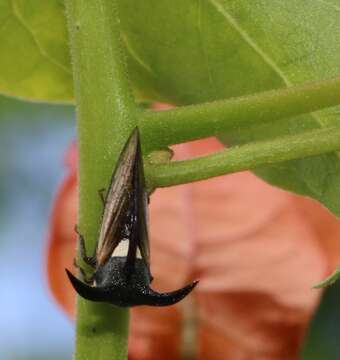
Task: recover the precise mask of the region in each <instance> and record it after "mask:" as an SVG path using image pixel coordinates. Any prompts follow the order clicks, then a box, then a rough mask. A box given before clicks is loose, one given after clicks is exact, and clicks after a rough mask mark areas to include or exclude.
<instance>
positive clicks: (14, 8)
mask: <svg viewBox="0 0 340 360" xmlns="http://www.w3.org/2000/svg"><path fill="white" fill-rule="evenodd" d="M11 4H12V15H13V17H14V18H15V19H16V20H17V21H18V23H19V24H20V25H21V26H22V27H23V28H24V29H25V30H26V31H27V32H28V33H29V34H30V36H31V38H32V40H33V42H34V44H35V46H36V48H37V49H38V51H39V53H40V55H41V56H42V57H43V58H45V59H46V60H48V61H49V62H50V63H51V64H53V65H55V66H57V67H59V68H60V69H62V70H63V71H65V72H66V73H67V74H71V70H70V69H68V68H67V67H66V66H64V65H63V64H61V63H60V62H58V61H56V60H55V59H53V58H52V57H51V56H50V55H49V54H48V53H47V52H46V51H45V49H44V48H43V47H42V46H41V45H40V43H39V41H38V39H37V38H36V35H35V34H34V32H33V31H32V29H31V28H30V27H29V25H28V24H26V22H25V20H24V18H23V17H22V15H21V14H20V11H19V9H18V7H17V5H16V1H15V0H12V1H11Z"/></svg>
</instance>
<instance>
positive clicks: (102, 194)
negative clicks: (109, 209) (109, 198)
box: [98, 188, 106, 206]
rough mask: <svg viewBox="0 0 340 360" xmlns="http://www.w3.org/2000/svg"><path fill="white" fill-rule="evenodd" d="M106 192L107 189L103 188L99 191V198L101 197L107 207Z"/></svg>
mask: <svg viewBox="0 0 340 360" xmlns="http://www.w3.org/2000/svg"><path fill="white" fill-rule="evenodd" d="M105 191H106V189H105V188H102V189H99V190H98V194H99V197H100V199H101V201H102V203H103V206H105V203H106V201H105V194H104V193H105Z"/></svg>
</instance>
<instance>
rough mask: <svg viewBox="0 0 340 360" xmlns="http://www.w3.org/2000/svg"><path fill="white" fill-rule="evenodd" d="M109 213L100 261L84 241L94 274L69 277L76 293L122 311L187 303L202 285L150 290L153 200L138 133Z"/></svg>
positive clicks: (118, 174) (113, 188)
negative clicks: (149, 221) (149, 210)
mask: <svg viewBox="0 0 340 360" xmlns="http://www.w3.org/2000/svg"><path fill="white" fill-rule="evenodd" d="M104 205H105V206H104V212H103V218H102V224H101V227H100V233H99V238H98V241H97V245H96V251H95V255H94V256H92V257H89V256H87V255H86V250H85V243H84V239H83V237H82V236H81V235H80V252H81V256H82V258H83V260H84V261H85V262H86V263H87V264H89V265H91V266H92V267H93V268H94V273H93V275H92V276H91V277H89V278H88V277H87V276H86V275H85V272H84V271H83V270H82V269H81V268H80V271H81V273H82V274H83V278H84V281H85V282H82V281H80V280H79V279H78V278H76V277H75V276H73V275H72V274H71V273H70V272H69V271H68V270H67V269H66V272H67V275H68V277H69V279H70V281H71V283H72V285H73V287H74V289H75V290H76V291H77V293H78V294H79V295H80V296H82V297H83V298H85V299H88V300H92V301H101V302H107V303H110V304H113V305H117V306H136V305H151V306H166V305H172V304H175V303H176V302H178V301H180V300H181V299H183V298H184V297H185V296H186V295H188V294H189V293H190V292H191V290H192V289H193V288H194V287H195V286H196V284H197V281H195V282H193V283H191V284H189V285H187V286H185V287H183V288H181V289H179V290H176V291H173V292H169V293H158V292H156V291H154V290H152V289H151V288H150V283H151V281H152V276H151V273H150V263H149V240H148V229H147V208H148V195H147V193H146V190H145V182H144V173H143V162H142V154H141V147H140V140H139V133H138V130H137V129H135V130H134V131H133V133H132V135H131V136H130V138H129V140H128V141H127V143H126V145H125V147H124V149H123V151H122V153H121V155H120V158H119V161H118V165H117V167H116V170H115V171H114V173H113V176H112V179H111V185H110V188H109V191H108V193H107V195H106V198H105V200H104Z"/></svg>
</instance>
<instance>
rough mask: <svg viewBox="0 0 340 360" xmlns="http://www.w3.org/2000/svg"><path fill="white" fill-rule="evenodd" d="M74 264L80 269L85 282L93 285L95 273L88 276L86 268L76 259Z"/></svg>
mask: <svg viewBox="0 0 340 360" xmlns="http://www.w3.org/2000/svg"><path fill="white" fill-rule="evenodd" d="M73 265H74V267H75V268H77V269H78V270H79V271H80V273H81V276H82V278H83V280H84V282H85V283H86V284H89V285H91V284H92V283H93V275H91V276H88V275H87V274H86V273H85V270H84V269H83V268H82V267H81V266H79V265H78V263H77V260H76V259H74V260H73Z"/></svg>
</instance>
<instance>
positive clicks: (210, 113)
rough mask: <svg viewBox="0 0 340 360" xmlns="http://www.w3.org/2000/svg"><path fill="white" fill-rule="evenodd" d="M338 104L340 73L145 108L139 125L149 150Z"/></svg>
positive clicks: (339, 100)
mask: <svg viewBox="0 0 340 360" xmlns="http://www.w3.org/2000/svg"><path fill="white" fill-rule="evenodd" d="M339 104H340V77H336V78H332V79H326V80H322V81H318V82H312V83H307V84H303V85H299V86H294V87H289V88H284V89H278V90H271V91H265V92H262V93H258V94H254V95H248V96H243V97H239V98H231V99H227V100H220V101H214V102H211V103H203V104H199V105H190V106H183V107H178V108H175V109H171V110H166V111H150V110H144V111H143V112H142V114H141V117H140V120H139V122H138V125H139V127H140V129H141V132H142V135H143V141H144V142H145V144H147V146H148V151H151V150H154V149H157V148H161V147H164V146H167V145H171V144H176V143H181V142H185V141H189V140H194V139H199V138H203V137H207V136H212V135H218V134H221V133H223V132H226V131H227V130H229V129H232V128H235V127H241V126H246V125H248V124H254V123H265V122H271V121H275V120H279V119H283V118H288V117H292V116H296V115H300V114H304V113H309V112H313V111H316V110H320V109H323V108H326V107H331V106H335V105H339ZM297 121H298V120H297ZM155 135H156V136H155Z"/></svg>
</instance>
